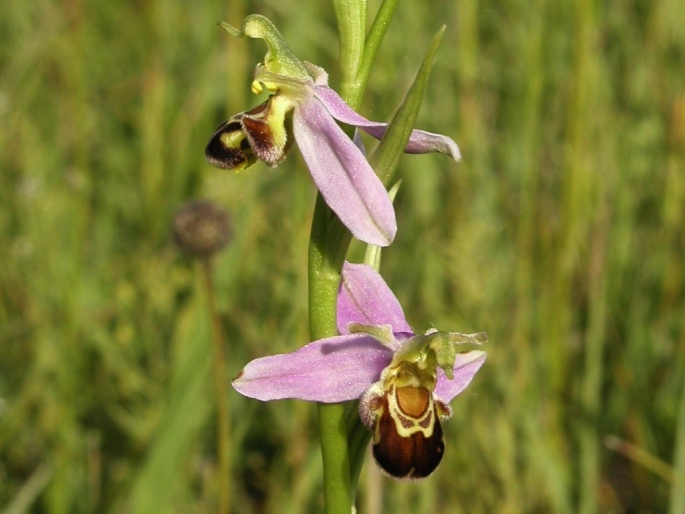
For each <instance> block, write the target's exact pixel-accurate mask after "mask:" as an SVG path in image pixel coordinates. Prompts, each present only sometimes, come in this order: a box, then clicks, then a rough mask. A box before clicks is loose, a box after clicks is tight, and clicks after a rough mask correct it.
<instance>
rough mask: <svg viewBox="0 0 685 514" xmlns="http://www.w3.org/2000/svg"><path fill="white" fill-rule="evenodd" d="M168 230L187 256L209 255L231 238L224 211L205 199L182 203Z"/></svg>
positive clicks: (226, 215) (197, 257)
mask: <svg viewBox="0 0 685 514" xmlns="http://www.w3.org/2000/svg"><path fill="white" fill-rule="evenodd" d="M171 233H172V236H173V238H174V242H175V243H176V245H177V246H178V248H179V249H180V250H181V252H183V253H184V254H185V255H187V256H188V257H193V258H195V259H209V258H210V257H212V255H214V254H215V253H217V252H218V251H219V250H221V249H222V248H224V247H225V246H226V245H227V244H228V241H229V240H230V238H231V220H230V218H229V215H228V213H227V212H226V211H225V210H224V209H222V208H221V207H219V206H218V205H216V204H214V203H212V202H210V201H207V200H193V201H190V202H186V203H184V204H183V205H182V206H181V207H179V209H178V210H177V211H176V213H175V214H174V219H173V221H172V224H171Z"/></svg>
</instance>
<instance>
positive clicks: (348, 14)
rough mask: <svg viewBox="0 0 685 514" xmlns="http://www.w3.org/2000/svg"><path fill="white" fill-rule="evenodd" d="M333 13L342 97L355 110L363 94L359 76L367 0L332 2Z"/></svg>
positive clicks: (338, 0)
mask: <svg viewBox="0 0 685 514" xmlns="http://www.w3.org/2000/svg"><path fill="white" fill-rule="evenodd" d="M333 9H334V10H335V17H336V18H337V20H338V33H339V35H340V72H341V80H340V96H342V97H343V98H344V99H345V101H346V102H347V104H348V105H349V106H350V107H352V108H353V109H355V108H357V107H358V106H359V104H360V103H361V97H362V94H363V93H364V87H362V86H360V84H359V82H358V81H357V74H358V71H359V65H360V63H361V60H362V55H363V54H364V34H365V32H366V0H333Z"/></svg>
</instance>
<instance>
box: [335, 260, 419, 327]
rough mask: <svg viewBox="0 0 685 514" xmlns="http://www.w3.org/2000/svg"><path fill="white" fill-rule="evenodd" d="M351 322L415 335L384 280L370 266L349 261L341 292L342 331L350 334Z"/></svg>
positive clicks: (339, 322)
mask: <svg viewBox="0 0 685 514" xmlns="http://www.w3.org/2000/svg"><path fill="white" fill-rule="evenodd" d="M350 323H359V324H363V325H376V326H383V325H390V327H391V328H392V331H393V332H409V333H412V332H413V331H412V329H411V327H410V326H409V324H408V323H407V320H406V318H405V317H404V312H403V311H402V306H401V305H400V302H399V301H398V300H397V298H396V297H395V295H394V294H393V292H392V291H391V290H390V288H389V287H388V285H387V284H386V283H385V281H384V280H383V277H381V276H380V274H379V273H378V272H377V271H376V270H375V269H373V268H372V267H371V266H368V265H366V264H352V263H349V262H345V264H344V265H343V269H342V279H341V281H340V289H339V291H338V332H340V333H341V334H347V333H348V331H347V326H348V325H349V324H350Z"/></svg>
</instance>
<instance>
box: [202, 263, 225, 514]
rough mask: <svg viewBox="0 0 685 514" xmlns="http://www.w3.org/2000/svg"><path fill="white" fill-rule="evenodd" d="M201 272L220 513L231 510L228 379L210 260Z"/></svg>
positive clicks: (203, 264)
mask: <svg viewBox="0 0 685 514" xmlns="http://www.w3.org/2000/svg"><path fill="white" fill-rule="evenodd" d="M201 268H202V275H203V278H204V282H205V292H206V294H207V308H208V309H209V314H210V316H211V321H212V341H213V347H214V364H213V372H214V373H213V374H214V390H215V394H216V417H217V429H216V430H217V432H216V448H217V454H218V456H217V457H218V471H217V481H218V490H219V508H218V511H217V512H218V513H219V514H229V512H230V510H231V441H230V430H231V420H230V417H229V412H228V394H226V393H227V390H228V385H227V384H228V380H227V373H226V353H225V352H224V334H223V328H222V325H221V318H220V317H219V312H218V311H217V308H216V298H215V295H214V281H213V273H212V269H213V268H212V259H202V260H201Z"/></svg>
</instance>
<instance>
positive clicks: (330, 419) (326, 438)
mask: <svg viewBox="0 0 685 514" xmlns="http://www.w3.org/2000/svg"><path fill="white" fill-rule="evenodd" d="M336 221H337V220H336V218H335V215H334V214H333V212H332V211H331V210H330V208H329V207H328V206H327V205H326V202H325V201H324V200H323V198H322V197H321V195H320V194H319V196H318V197H317V200H316V207H315V209H314V219H313V222H312V231H311V239H310V242H309V325H310V333H311V334H310V335H311V338H312V340H317V339H323V338H326V337H332V336H335V335H337V333H338V332H337V326H336V301H337V295H338V285H339V284H340V272H341V269H342V259H341V258H340V255H341V254H342V255H343V256H344V254H345V250H344V248H346V247H347V246H349V242H350V237H349V235H347V234H346V233H345V231H339V230H330V228H331V225H332V224H333V225H334V224H335V223H336ZM331 233H333V234H331ZM331 235H333V237H334V238H335V239H337V243H339V244H335V242H334V241H331V240H330V236H331ZM336 246H338V250H337V251H336V250H335V247H336ZM343 259H344V257H343ZM318 414H319V434H320V438H321V455H322V458H323V473H324V475H323V476H324V500H325V505H326V510H325V512H326V514H343V513H344V514H349V513H350V512H351V510H352V504H351V501H352V499H351V492H350V491H351V487H350V463H349V450H348V446H347V429H346V423H345V404H343V403H334V404H325V403H319V405H318Z"/></svg>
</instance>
